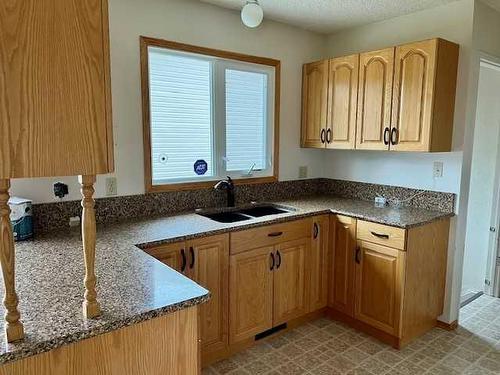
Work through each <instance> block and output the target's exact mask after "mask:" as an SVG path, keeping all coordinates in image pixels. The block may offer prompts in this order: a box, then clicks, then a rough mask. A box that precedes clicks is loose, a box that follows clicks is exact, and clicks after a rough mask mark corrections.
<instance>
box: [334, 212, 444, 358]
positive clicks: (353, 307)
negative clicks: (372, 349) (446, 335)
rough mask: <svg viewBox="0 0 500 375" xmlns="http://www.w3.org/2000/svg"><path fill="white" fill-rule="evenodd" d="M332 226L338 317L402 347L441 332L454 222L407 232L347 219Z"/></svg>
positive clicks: (335, 296) (338, 217) (335, 220)
mask: <svg viewBox="0 0 500 375" xmlns="http://www.w3.org/2000/svg"><path fill="white" fill-rule="evenodd" d="M332 222H333V234H332V243H333V250H332V272H331V285H330V287H331V293H330V300H329V305H330V307H332V309H333V313H332V314H333V315H334V317H338V318H340V319H343V320H345V321H347V322H348V323H352V324H353V325H354V326H355V327H356V328H360V329H364V330H365V331H367V332H369V333H371V334H374V335H376V336H377V337H379V338H380V339H383V340H384V341H386V342H388V343H391V344H392V345H393V346H395V347H398V348H399V347H401V346H403V345H405V344H406V343H408V342H409V341H411V340H412V339H414V338H415V337H418V336H419V335H422V334H423V333H425V332H427V331H428V330H430V329H432V328H433V327H435V325H436V322H437V317H438V316H439V315H441V314H442V311H443V299H444V288H445V275H446V259H447V250H448V234H449V219H442V220H438V221H435V222H432V223H429V224H426V225H422V226H418V227H414V228H410V229H406V230H405V229H399V228H394V227H389V226H386V225H381V224H375V223H370V222H366V221H361V220H358V221H357V222H356V220H354V219H350V218H345V217H342V216H333V217H332ZM356 239H357V242H356Z"/></svg>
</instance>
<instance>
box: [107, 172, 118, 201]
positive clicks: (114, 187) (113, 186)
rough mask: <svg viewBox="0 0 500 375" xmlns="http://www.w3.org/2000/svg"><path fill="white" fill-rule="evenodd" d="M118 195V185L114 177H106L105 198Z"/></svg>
mask: <svg viewBox="0 0 500 375" xmlns="http://www.w3.org/2000/svg"><path fill="white" fill-rule="evenodd" d="M117 194H118V183H117V181H116V177H106V196H108V197H109V196H113V195H117Z"/></svg>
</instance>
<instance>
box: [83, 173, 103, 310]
mask: <svg viewBox="0 0 500 375" xmlns="http://www.w3.org/2000/svg"><path fill="white" fill-rule="evenodd" d="M79 180H80V184H81V192H82V197H83V199H82V208H83V211H82V239H83V254H84V258H85V280H84V284H85V295H84V298H85V299H84V301H83V315H84V316H85V318H95V317H97V316H99V315H100V314H101V308H100V306H99V302H97V292H96V290H95V286H96V276H95V272H94V265H95V243H96V224H95V209H94V204H95V202H94V184H95V181H96V178H95V175H86V176H80V178H79Z"/></svg>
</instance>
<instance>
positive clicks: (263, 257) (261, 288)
mask: <svg viewBox="0 0 500 375" xmlns="http://www.w3.org/2000/svg"><path fill="white" fill-rule="evenodd" d="M230 259H231V260H230V269H231V272H230V277H229V290H230V297H229V300H230V308H229V311H230V342H232V343H233V342H237V341H241V340H243V339H246V338H248V337H252V336H254V335H255V334H257V333H259V332H262V331H265V330H268V329H270V328H272V325H273V279H274V275H273V270H274V266H275V264H276V259H275V258H274V247H272V246H268V247H263V248H259V249H255V250H250V251H246V252H243V253H239V254H236V255H231V257H230Z"/></svg>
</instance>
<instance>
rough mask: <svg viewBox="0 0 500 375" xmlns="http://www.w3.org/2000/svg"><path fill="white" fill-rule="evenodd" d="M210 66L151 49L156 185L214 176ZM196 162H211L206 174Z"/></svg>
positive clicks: (151, 109) (204, 61) (151, 93)
mask: <svg viewBox="0 0 500 375" xmlns="http://www.w3.org/2000/svg"><path fill="white" fill-rule="evenodd" d="M211 64H212V63H211V61H210V60H207V59H201V58H193V57H190V56H189V57H188V56H184V55H180V54H173V53H172V52H171V51H168V50H165V49H161V48H154V47H150V48H149V89H150V121H151V158H152V169H153V184H158V183H162V182H163V183H164V182H165V181H167V182H168V181H171V180H186V181H189V180H196V179H200V178H203V177H210V176H213V165H214V163H213V147H212V143H213V142H212V141H213V132H212V83H211V82H212V79H211V71H212V67H211ZM197 160H204V161H206V162H207V164H208V170H207V172H206V173H205V174H204V175H197V174H196V173H195V171H194V164H195V162H196V161H197Z"/></svg>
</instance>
